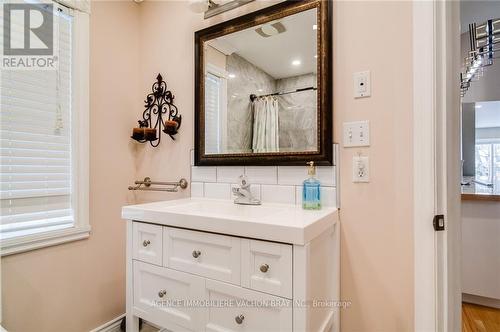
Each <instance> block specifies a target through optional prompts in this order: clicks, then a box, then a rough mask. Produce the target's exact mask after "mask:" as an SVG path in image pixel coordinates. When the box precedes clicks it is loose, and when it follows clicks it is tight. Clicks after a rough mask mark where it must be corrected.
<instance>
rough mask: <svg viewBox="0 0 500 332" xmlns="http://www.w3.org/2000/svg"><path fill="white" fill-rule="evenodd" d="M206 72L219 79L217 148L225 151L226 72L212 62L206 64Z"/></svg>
mask: <svg viewBox="0 0 500 332" xmlns="http://www.w3.org/2000/svg"><path fill="white" fill-rule="evenodd" d="M206 74H212V75H214V76H217V77H219V78H220V80H221V89H220V90H219V100H220V108H219V128H220V131H219V140H220V145H219V148H220V149H221V151H225V150H226V149H227V127H226V126H225V124H226V123H227V78H228V73H227V71H226V70H224V69H223V68H220V67H218V66H216V65H214V64H212V63H207V64H206V71H205V75H206ZM219 153H220V151H219Z"/></svg>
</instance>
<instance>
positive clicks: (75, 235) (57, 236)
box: [0, 225, 90, 256]
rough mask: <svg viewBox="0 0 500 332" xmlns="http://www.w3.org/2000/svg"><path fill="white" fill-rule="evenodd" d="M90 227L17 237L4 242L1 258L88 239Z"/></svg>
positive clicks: (0, 252)
mask: <svg viewBox="0 0 500 332" xmlns="http://www.w3.org/2000/svg"><path fill="white" fill-rule="evenodd" d="M89 235H90V226H89V225H87V226H83V227H71V228H67V229H62V230H59V231H51V232H46V233H39V234H33V235H27V236H23V237H17V238H14V239H9V240H2V249H1V251H0V254H1V256H7V255H12V254H18V253H21V252H26V251H30V250H34V249H39V248H44V247H50V246H54V245H58V244H61V243H66V242H70V241H77V240H82V239H86V238H88V237H89Z"/></svg>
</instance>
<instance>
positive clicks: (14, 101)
mask: <svg viewBox="0 0 500 332" xmlns="http://www.w3.org/2000/svg"><path fill="white" fill-rule="evenodd" d="M30 3H33V1H31V2H30ZM54 7H55V8H56V9H55V10H54V17H53V21H54V29H55V31H56V33H55V34H54V38H57V40H56V41H55V42H56V43H57V44H56V45H57V47H56V48H54V50H55V52H56V53H55V54H54V55H56V56H57V59H58V60H57V61H58V66H57V69H56V70H38V69H37V70H35V69H31V70H19V69H16V70H2V73H1V74H2V75H1V79H0V107H1V108H0V111H1V112H0V160H1V175H0V176H1V177H0V186H1V187H0V207H1V210H0V240H1V247H2V254H3V255H5V254H11V253H15V252H20V251H26V250H31V249H35V248H39V247H43V246H47V245H52V244H58V243H62V242H67V241H70V240H76V239H81V238H84V237H87V236H88V234H89V231H90V227H89V225H88V14H86V13H83V12H80V11H78V10H73V9H70V8H67V7H65V6H62V5H58V4H56V3H54ZM2 21H3V17H2ZM14 28H19V29H22V27H14V24H12V29H14ZM19 35H21V34H19Z"/></svg>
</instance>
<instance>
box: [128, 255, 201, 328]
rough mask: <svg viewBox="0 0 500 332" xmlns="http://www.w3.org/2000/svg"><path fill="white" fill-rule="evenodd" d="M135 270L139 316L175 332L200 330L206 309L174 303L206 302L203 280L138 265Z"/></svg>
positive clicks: (135, 293)
mask: <svg viewBox="0 0 500 332" xmlns="http://www.w3.org/2000/svg"><path fill="white" fill-rule="evenodd" d="M133 269H134V281H133V284H134V304H133V305H134V311H135V312H136V314H138V315H140V316H141V317H143V318H145V319H147V320H148V321H151V322H152V323H155V324H158V325H161V326H163V327H166V328H168V329H170V330H172V331H200V330H201V329H200V327H201V319H202V318H203V311H202V310H203V309H201V308H199V307H196V306H193V305H191V306H185V305H183V304H182V303H177V304H176V303H175V301H186V300H188V301H189V300H196V301H199V300H201V299H203V297H204V294H205V293H204V287H205V280H204V279H203V278H200V277H197V276H194V275H192V274H188V273H183V272H179V271H175V270H170V269H167V268H164V267H159V266H155V265H151V264H146V263H142V262H138V261H134V267H133Z"/></svg>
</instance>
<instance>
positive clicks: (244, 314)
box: [204, 280, 292, 332]
mask: <svg viewBox="0 0 500 332" xmlns="http://www.w3.org/2000/svg"><path fill="white" fill-rule="evenodd" d="M205 284H206V289H205V298H206V300H207V303H210V306H208V308H207V310H206V311H205V320H204V321H205V332H230V331H239V332H242V331H244V332H266V331H267V332H290V331H292V305H291V301H290V300H288V299H284V298H280V297H276V296H272V295H268V294H264V293H260V292H256V291H252V290H248V289H245V288H242V287H238V286H234V285H230V284H227V283H221V282H218V281H215V280H206V282H205Z"/></svg>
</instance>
